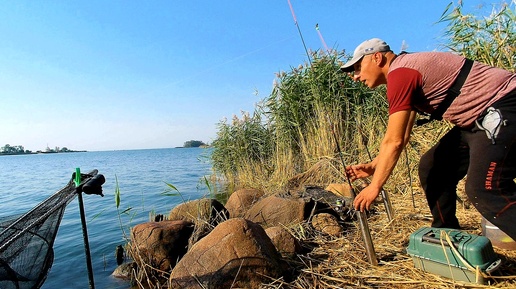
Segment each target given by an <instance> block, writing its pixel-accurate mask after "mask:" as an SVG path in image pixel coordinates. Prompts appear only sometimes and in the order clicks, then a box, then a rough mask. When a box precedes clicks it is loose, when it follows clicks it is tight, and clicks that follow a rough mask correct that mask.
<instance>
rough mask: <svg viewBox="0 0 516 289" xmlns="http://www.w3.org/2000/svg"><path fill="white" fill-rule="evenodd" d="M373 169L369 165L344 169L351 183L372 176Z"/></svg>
mask: <svg viewBox="0 0 516 289" xmlns="http://www.w3.org/2000/svg"><path fill="white" fill-rule="evenodd" d="M373 173H374V167H373V165H372V164H371V163H368V164H358V165H352V166H347V167H346V175H347V176H348V178H350V180H351V181H354V180H356V179H362V178H366V177H369V176H371V175H373Z"/></svg>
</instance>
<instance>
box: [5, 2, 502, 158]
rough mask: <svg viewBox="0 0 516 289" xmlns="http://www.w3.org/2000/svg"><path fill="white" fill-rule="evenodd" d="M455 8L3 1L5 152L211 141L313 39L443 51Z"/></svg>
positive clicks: (315, 43) (469, 5)
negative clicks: (377, 41) (446, 15)
mask: <svg viewBox="0 0 516 289" xmlns="http://www.w3.org/2000/svg"><path fill="white" fill-rule="evenodd" d="M463 2H464V4H463V5H464V9H465V10H467V9H470V10H473V9H476V8H475V7H478V6H479V5H483V6H484V7H486V6H489V7H492V5H491V4H490V2H485V1H477V0H475V1H473V0H472V1H468V0H463ZM449 3H450V1H441V0H436V1H428V0H425V1H420V0H397V1H376V0H353V1H352V0H339V1H337V0H327V1H308V0H291V1H290V4H291V6H292V8H293V11H294V15H293V14H292V10H291V9H290V5H289V1H288V0H284V1H283V0H255V1H242V0H238V1H237V0H232V1H230V0H219V1H213V0H198V1H195V0H189V1H181V0H167V1H159V0H155V1H136V0H135V1H104V0H102V1H100V0H89V1H73V0H70V1H64V0H63V1H49V0H48V1H47V0H42V1H23V0H19V1H17V0H6V1H2V5H0V101H1V102H0V146H4V145H5V144H9V145H11V146H18V145H21V146H23V147H24V148H25V149H27V150H32V151H37V150H45V149H46V148H47V146H48V147H50V148H55V147H60V148H63V147H66V148H68V149H71V150H88V151H104V150H127V149H151V148H170V147H177V146H182V145H183V144H184V142H186V141H189V140H201V141H203V142H205V143H211V142H212V141H213V140H214V139H215V138H216V135H217V125H218V124H219V123H220V122H221V121H223V120H224V119H229V120H231V118H232V117H233V115H237V116H241V113H242V111H246V112H253V111H254V109H255V107H256V104H257V103H258V102H259V101H260V100H262V99H264V98H266V97H267V96H269V94H270V93H271V91H272V84H273V81H274V79H275V77H276V76H275V75H276V73H278V72H280V71H290V68H291V67H297V66H298V65H300V64H303V63H306V62H307V56H306V53H305V49H304V46H303V43H302V41H301V36H302V38H303V39H304V41H305V43H306V47H307V48H308V49H310V50H325V49H326V47H328V48H331V49H337V50H339V51H341V50H343V51H345V53H346V54H347V55H350V54H351V53H352V52H353V50H354V49H355V47H356V46H357V45H358V44H360V42H362V41H364V40H366V39H369V38H373V37H379V38H382V39H384V40H385V41H387V42H388V43H389V44H390V46H391V48H392V49H393V51H394V52H399V51H400V49H401V47H402V44H403V43H405V45H406V46H407V47H408V49H407V50H408V51H412V52H415V51H430V50H442V46H441V44H442V43H443V41H444V40H443V38H442V37H443V33H444V31H445V27H446V25H445V24H443V23H437V22H438V20H439V19H440V17H441V15H442V14H443V12H444V11H445V8H446V7H447V5H448V4H449ZM294 16H295V20H297V22H295V21H294ZM296 23H297V26H296ZM316 25H318V27H319V31H317V30H316V29H315V26H316ZM298 27H299V30H300V31H301V33H300V32H299V31H298ZM321 37H322V38H321ZM324 44H326V46H325V45H324ZM345 60H346V59H342V61H345Z"/></svg>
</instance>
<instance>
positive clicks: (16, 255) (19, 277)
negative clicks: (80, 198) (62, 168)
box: [0, 170, 97, 289]
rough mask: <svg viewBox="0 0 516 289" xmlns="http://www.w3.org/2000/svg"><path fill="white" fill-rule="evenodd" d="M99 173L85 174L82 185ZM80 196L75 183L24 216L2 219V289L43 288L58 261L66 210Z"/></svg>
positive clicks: (0, 285)
mask: <svg viewBox="0 0 516 289" xmlns="http://www.w3.org/2000/svg"><path fill="white" fill-rule="evenodd" d="M96 174H97V171H96V170H95V171H93V172H91V173H89V174H81V185H82V184H83V183H85V182H87V181H88V180H89V179H91V178H92V177H93V176H94V175H96ZM77 193H78V187H76V185H75V182H74V177H72V180H70V182H69V183H68V184H67V185H66V186H65V187H64V188H62V189H61V190H59V191H58V192H56V193H55V194H54V195H52V196H50V197H49V198H48V199H46V200H44V201H43V202H41V203H40V204H39V205H37V206H36V207H34V208H33V209H32V210H30V211H29V212H27V213H26V214H24V215H18V216H9V217H3V218H0V288H1V289H11V288H12V289H32V288H39V287H40V286H41V285H42V284H43V282H44V281H45V278H46V276H47V273H48V271H49V269H50V267H52V263H53V260H54V250H53V245H54V240H55V238H56V234H57V230H58V228H59V224H60V223H61V219H62V218H63V214H64V211H65V208H66V206H67V205H68V204H69V203H70V202H71V201H72V200H73V198H74V197H75V196H76V195H77Z"/></svg>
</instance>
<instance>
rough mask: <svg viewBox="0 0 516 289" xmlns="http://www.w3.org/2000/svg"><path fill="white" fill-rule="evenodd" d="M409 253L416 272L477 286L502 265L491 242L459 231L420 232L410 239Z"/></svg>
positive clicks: (425, 228)
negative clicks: (418, 270)
mask: <svg viewBox="0 0 516 289" xmlns="http://www.w3.org/2000/svg"><path fill="white" fill-rule="evenodd" d="M451 246H453V247H454V248H452V247H451ZM407 253H408V254H409V255H410V256H411V257H412V260H413V261H414V266H415V267H416V268H419V269H422V270H423V271H426V272H429V273H433V274H437V275H441V276H444V277H447V278H451V279H453V280H455V281H465V282H471V283H477V284H485V283H486V278H485V277H487V274H490V273H491V272H493V271H494V270H496V269H497V268H498V267H499V266H500V264H501V259H500V258H499V257H498V255H497V254H496V253H495V252H494V250H493V246H492V245H491V241H489V239H488V238H486V237H484V236H478V235H473V234H468V233H466V232H462V231H460V230H456V229H444V228H429V227H423V228H420V229H418V230H417V231H416V232H414V233H412V234H411V235H410V239H409V245H408V248H407Z"/></svg>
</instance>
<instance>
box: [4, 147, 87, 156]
mask: <svg viewBox="0 0 516 289" xmlns="http://www.w3.org/2000/svg"><path fill="white" fill-rule="evenodd" d="M70 152H77V151H74V150H70V149H68V148H67V147H62V148H60V147H57V146H56V147H55V148H53V149H51V148H49V147H48V146H47V147H46V149H45V150H44V151H39V150H38V151H36V152H33V151H31V150H26V149H25V148H24V147H23V146H22V145H16V146H11V145H10V144H6V145H4V146H3V147H1V148H0V155H25V154H38V153H70Z"/></svg>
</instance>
